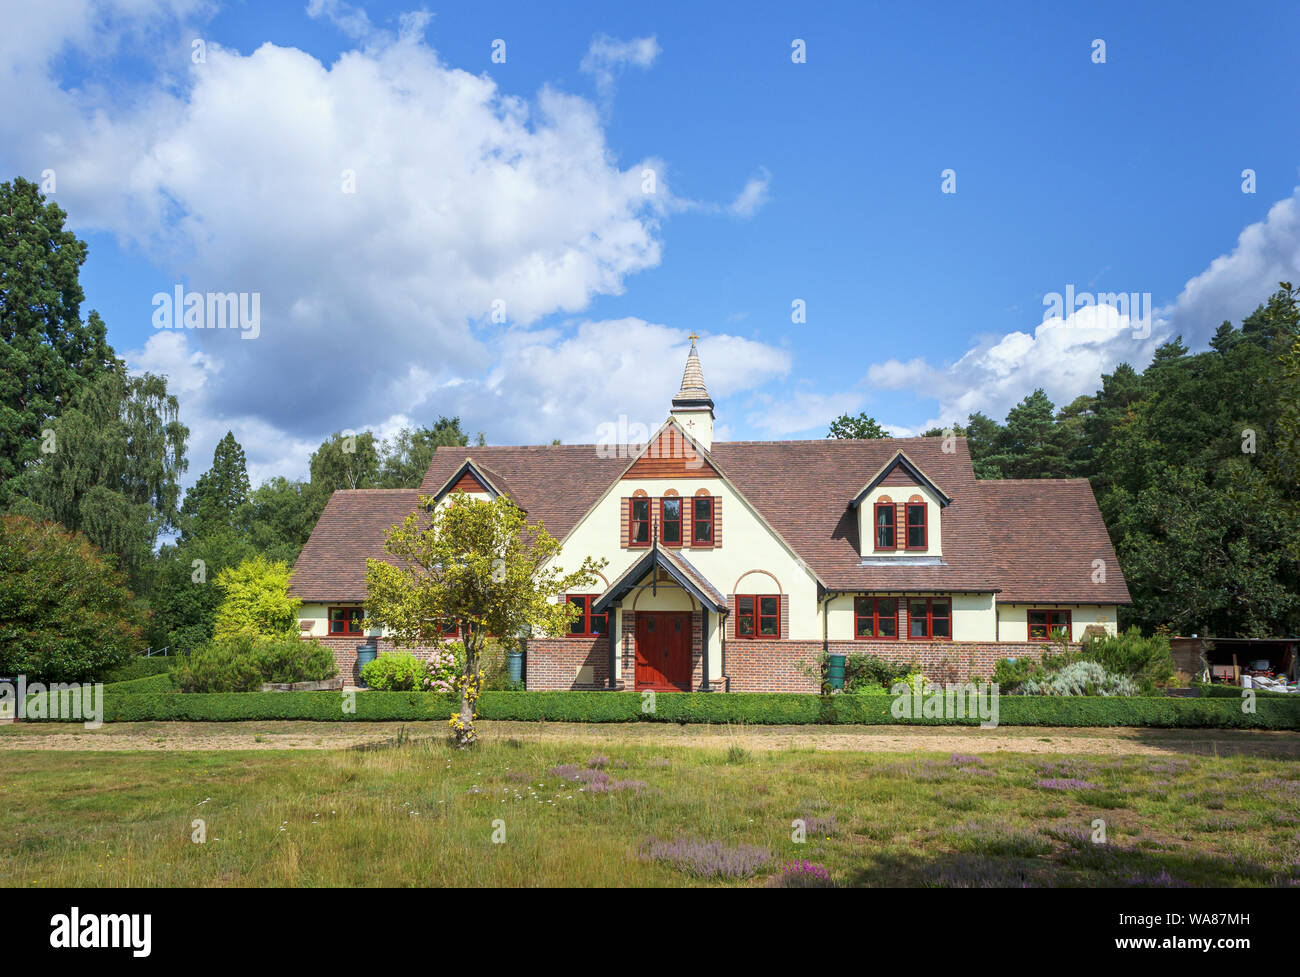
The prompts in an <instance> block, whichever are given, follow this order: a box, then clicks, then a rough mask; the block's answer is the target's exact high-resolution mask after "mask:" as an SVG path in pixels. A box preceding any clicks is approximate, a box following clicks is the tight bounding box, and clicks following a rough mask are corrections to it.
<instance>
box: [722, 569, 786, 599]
mask: <svg viewBox="0 0 1300 977" xmlns="http://www.w3.org/2000/svg"><path fill="white" fill-rule="evenodd" d="M754 573H761V574H763V576H765V577H770V578H771V580H772V583H774V584H775V585H776V590H774V591H773V593H775V594H784V593H785V591H784V590H782V589H781V581H780V580H777V579H776V574H774V573H772V572H771V571H770V570H746V571H745V572H744V573H742V574H741V575H740V576H739V577H738V578H737V579H736V585H735V586H734V587H732V588H731V592H732V593H733V594H741V593H745V594H757V593H767V591H766V590H762V591H759V590H742V589H741V587H740V584H741V582H742V581H743V580H744V579H745V578H746V577H748V576H749V575H750V574H754Z"/></svg>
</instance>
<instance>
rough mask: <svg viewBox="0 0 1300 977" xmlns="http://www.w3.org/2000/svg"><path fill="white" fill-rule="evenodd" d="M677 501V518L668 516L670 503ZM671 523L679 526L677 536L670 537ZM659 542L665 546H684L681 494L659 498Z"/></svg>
mask: <svg viewBox="0 0 1300 977" xmlns="http://www.w3.org/2000/svg"><path fill="white" fill-rule="evenodd" d="M669 502H676V503H677V518H676V519H669V518H668V503H669ZM669 525H672V526H676V527H677V538H676V539H669V538H668V527H669ZM659 542H661V543H663V544H664V545H665V546H682V545H683V543H682V497H681V496H680V495H669V496H665V497H664V498H662V499H660V500H659Z"/></svg>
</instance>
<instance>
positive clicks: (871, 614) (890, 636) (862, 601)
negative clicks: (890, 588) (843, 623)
mask: <svg viewBox="0 0 1300 977" xmlns="http://www.w3.org/2000/svg"><path fill="white" fill-rule="evenodd" d="M853 636H854V637H855V638H884V639H886V640H888V641H897V640H898V598H897V597H855V598H854V599H853Z"/></svg>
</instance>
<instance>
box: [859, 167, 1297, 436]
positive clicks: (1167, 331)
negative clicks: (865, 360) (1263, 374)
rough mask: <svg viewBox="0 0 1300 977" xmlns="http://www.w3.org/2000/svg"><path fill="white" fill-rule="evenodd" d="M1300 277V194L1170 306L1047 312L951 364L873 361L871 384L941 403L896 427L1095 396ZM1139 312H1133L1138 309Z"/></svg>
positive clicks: (1197, 343)
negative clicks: (1108, 376) (1033, 396)
mask: <svg viewBox="0 0 1300 977" xmlns="http://www.w3.org/2000/svg"><path fill="white" fill-rule="evenodd" d="M1297 275H1300V192H1297V193H1295V194H1293V195H1292V196H1291V197H1289V198H1287V199H1285V200H1282V201H1279V202H1278V203H1277V204H1275V205H1274V206H1273V207H1272V208H1270V209H1269V212H1268V215H1267V216H1266V217H1265V218H1264V220H1262V221H1259V222H1257V223H1254V224H1251V225H1250V226H1249V227H1247V228H1246V229H1245V230H1243V231H1242V232H1241V234H1240V235H1239V236H1238V238H1237V243H1236V246H1235V247H1234V248H1233V249H1232V251H1231V252H1229V253H1227V254H1224V255H1221V256H1220V257H1217V258H1215V259H1214V261H1213V262H1211V263H1210V266H1209V267H1208V268H1207V269H1206V270H1205V271H1203V272H1202V273H1200V274H1199V275H1197V276H1195V277H1194V278H1192V279H1191V280H1190V281H1188V282H1187V284H1186V285H1185V286H1184V287H1183V289H1182V291H1181V292H1180V293H1179V295H1178V297H1177V298H1176V299H1175V300H1174V301H1173V302H1171V303H1169V304H1167V305H1165V306H1163V307H1158V308H1155V309H1153V310H1152V315H1151V320H1150V321H1149V322H1148V323H1138V322H1135V321H1134V319H1135V318H1136V317H1130V316H1129V315H1128V314H1125V313H1124V312H1123V310H1117V309H1116V308H1114V307H1111V306H1109V305H1091V306H1085V307H1083V308H1080V309H1077V310H1075V311H1073V312H1071V313H1070V314H1069V315H1066V316H1065V317H1064V318H1062V317H1061V316H1059V315H1058V316H1053V317H1049V318H1047V319H1046V320H1045V321H1043V322H1042V323H1041V324H1040V325H1038V326H1037V327H1036V328H1035V329H1034V330H1033V331H1032V332H1012V333H1008V334H1006V335H1003V336H994V337H986V338H984V339H981V340H980V341H978V342H977V343H976V344H975V345H974V346H973V347H972V348H971V349H969V350H968V351H967V352H966V353H965V354H964V355H963V356H962V357H961V358H960V359H958V360H957V361H956V362H954V363H949V364H942V363H933V362H931V361H929V360H926V359H923V358H916V359H912V360H907V361H900V360H897V359H890V360H886V361H884V362H882V363H875V364H872V365H871V367H870V368H869V369H868V370H867V376H866V381H867V384H868V385H869V386H870V387H872V388H875V389H884V390H903V391H908V392H910V393H912V394H915V395H916V396H918V397H924V398H928V399H932V400H934V401H936V402H937V404H938V409H937V412H936V414H935V415H934V416H933V417H932V418H930V420H928V421H926V422H925V423H924V424H920V425H915V426H900V425H894V426H893V428H892V429H893V430H895V431H896V432H897V433H899V434H915V433H920V432H921V431H923V430H926V429H927V428H931V427H943V426H946V425H947V424H950V423H953V422H957V423H964V422H965V420H966V418H967V417H968V416H969V415H970V414H972V413H974V412H975V411H983V412H984V413H985V414H987V415H989V416H990V417H992V418H994V419H996V420H1001V419H1002V418H1004V417H1005V416H1006V414H1007V411H1008V410H1010V409H1011V408H1012V407H1013V406H1015V405H1016V404H1017V403H1018V402H1019V401H1020V400H1022V399H1023V398H1024V396H1025V395H1026V394H1028V393H1030V392H1031V391H1033V390H1034V389H1035V388H1038V387H1042V388H1043V390H1044V391H1045V392H1046V393H1047V395H1048V396H1049V397H1051V398H1052V400H1053V401H1054V402H1055V403H1056V404H1057V405H1058V406H1061V405H1064V404H1066V403H1069V402H1070V401H1071V400H1073V399H1074V398H1075V397H1078V396H1079V395H1080V394H1090V393H1093V392H1094V391H1095V390H1096V389H1097V388H1098V386H1099V385H1100V378H1101V375H1102V374H1103V373H1109V372H1111V371H1112V370H1114V369H1115V367H1116V366H1118V365H1119V364H1120V363H1129V364H1131V365H1132V366H1134V367H1135V368H1137V369H1142V368H1143V367H1145V365H1146V364H1147V363H1149V362H1150V360H1151V356H1152V354H1153V353H1154V352H1155V349H1156V347H1157V346H1159V345H1160V344H1161V343H1163V342H1167V341H1168V340H1170V339H1172V338H1174V337H1175V336H1177V335H1181V336H1182V337H1183V340H1184V342H1186V343H1187V344H1188V345H1189V346H1191V347H1192V348H1193V349H1195V348H1198V347H1203V346H1204V345H1205V343H1206V342H1207V341H1208V340H1209V338H1210V337H1211V336H1212V335H1213V334H1214V330H1215V329H1217V328H1218V326H1219V324H1220V323H1222V322H1223V321H1225V320H1227V321H1230V322H1233V323H1237V322H1240V321H1241V319H1242V318H1243V317H1244V316H1245V315H1247V314H1249V313H1250V312H1251V311H1252V310H1253V309H1254V308H1255V307H1256V305H1258V304H1259V303H1261V302H1262V301H1263V300H1264V299H1265V298H1267V296H1269V295H1270V294H1272V292H1273V291H1274V289H1276V287H1277V283H1278V282H1279V281H1296V280H1297V279H1296V276H1297ZM1132 311H1136V310H1132Z"/></svg>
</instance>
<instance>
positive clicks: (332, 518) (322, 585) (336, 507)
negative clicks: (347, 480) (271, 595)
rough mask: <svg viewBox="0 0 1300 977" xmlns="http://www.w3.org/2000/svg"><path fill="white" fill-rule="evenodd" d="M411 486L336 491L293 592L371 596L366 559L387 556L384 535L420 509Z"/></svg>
mask: <svg viewBox="0 0 1300 977" xmlns="http://www.w3.org/2000/svg"><path fill="white" fill-rule="evenodd" d="M418 501H419V493H418V492H415V491H413V490H411V489H354V490H345V491H339V492H335V493H334V494H333V495H332V496H330V500H329V502H327V503H325V511H324V512H322V513H321V517H320V519H319V520H318V521H317V523H316V528H315V529H313V530H312V531H311V538H309V539H308V540H307V545H306V546H304V547H303V548H302V553H300V554H299V555H298V562H297V563H296V564H294V569H293V578H292V580H291V582H290V588H289V589H290V592H291V593H292V594H294V595H295V596H296V597H299V598H300V599H302V600H305V601H331V600H340V601H352V600H365V599H366V559H367V557H371V558H374V559H377V560H378V559H383V557H384V534H385V533H386V532H387V531H388V529H389V527H390V526H393V525H394V524H396V523H399V522H401V521H402V520H403V519H405V518H406V517H407V516H409V515H410V514H411V513H412V512H414V511H415V508H416V505H417V503H418Z"/></svg>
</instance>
